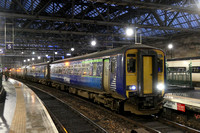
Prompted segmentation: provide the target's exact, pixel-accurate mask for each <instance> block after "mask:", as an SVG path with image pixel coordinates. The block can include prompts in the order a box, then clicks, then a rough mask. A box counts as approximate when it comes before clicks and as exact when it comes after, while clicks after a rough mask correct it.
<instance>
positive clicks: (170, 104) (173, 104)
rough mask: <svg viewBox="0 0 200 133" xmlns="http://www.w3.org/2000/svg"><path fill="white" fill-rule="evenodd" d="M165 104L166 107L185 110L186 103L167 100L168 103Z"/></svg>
mask: <svg viewBox="0 0 200 133" xmlns="http://www.w3.org/2000/svg"><path fill="white" fill-rule="evenodd" d="M163 106H164V107H166V108H170V109H174V110H178V111H181V112H185V104H181V103H176V102H172V101H166V103H165V104H164V105H163Z"/></svg>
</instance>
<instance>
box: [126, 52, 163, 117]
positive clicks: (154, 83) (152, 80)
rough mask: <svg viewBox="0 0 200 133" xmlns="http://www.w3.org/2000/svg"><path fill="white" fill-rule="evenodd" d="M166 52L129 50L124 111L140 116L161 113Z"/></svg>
mask: <svg viewBox="0 0 200 133" xmlns="http://www.w3.org/2000/svg"><path fill="white" fill-rule="evenodd" d="M164 59H165V58H164V52H162V51H161V50H157V49H129V50H127V51H126V53H125V75H126V76H125V77H126V96H127V99H128V100H127V101H126V102H125V103H124V110H125V111H131V112H132V113H135V114H138V115H149V114H154V113H157V112H158V111H159V109H160V108H161V103H162V95H163V93H164V63H165V61H164Z"/></svg>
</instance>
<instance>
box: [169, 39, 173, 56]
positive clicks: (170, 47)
mask: <svg viewBox="0 0 200 133" xmlns="http://www.w3.org/2000/svg"><path fill="white" fill-rule="evenodd" d="M168 48H169V50H170V52H171V59H172V49H173V44H172V43H170V44H169V45H168Z"/></svg>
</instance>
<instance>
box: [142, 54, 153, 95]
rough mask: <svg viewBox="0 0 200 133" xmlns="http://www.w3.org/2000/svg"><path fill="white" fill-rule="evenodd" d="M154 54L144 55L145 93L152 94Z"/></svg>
mask: <svg viewBox="0 0 200 133" xmlns="http://www.w3.org/2000/svg"><path fill="white" fill-rule="evenodd" d="M152 59H153V58H152V56H143V94H151V93H152V87H153V79H152V78H153V77H152V76H153V68H152Z"/></svg>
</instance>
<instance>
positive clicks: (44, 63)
mask: <svg viewBox="0 0 200 133" xmlns="http://www.w3.org/2000/svg"><path fill="white" fill-rule="evenodd" d="M49 63H50V62H42V63H38V64H32V65H28V66H27V67H30V66H42V65H47V64H49Z"/></svg>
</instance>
